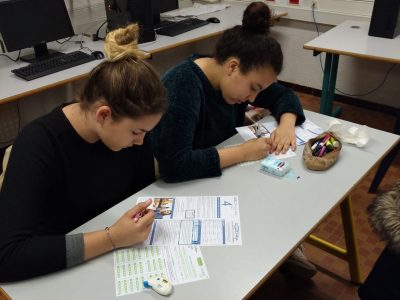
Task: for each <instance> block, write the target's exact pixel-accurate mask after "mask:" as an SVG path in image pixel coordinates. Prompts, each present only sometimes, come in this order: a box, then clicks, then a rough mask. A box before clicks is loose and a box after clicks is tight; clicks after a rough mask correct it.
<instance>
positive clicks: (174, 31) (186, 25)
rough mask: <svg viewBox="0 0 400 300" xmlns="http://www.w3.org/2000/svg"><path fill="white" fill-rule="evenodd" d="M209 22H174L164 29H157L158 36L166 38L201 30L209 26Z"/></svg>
mask: <svg viewBox="0 0 400 300" xmlns="http://www.w3.org/2000/svg"><path fill="white" fill-rule="evenodd" d="M207 24H208V22H207V21H204V20H200V19H196V18H187V19H184V20H182V21H179V22H174V23H173V24H171V25H166V26H164V27H162V28H159V29H156V32H157V34H160V35H166V36H176V35H178V34H181V33H184V32H187V31H190V30H193V29H196V28H199V27H201V26H204V25H207Z"/></svg>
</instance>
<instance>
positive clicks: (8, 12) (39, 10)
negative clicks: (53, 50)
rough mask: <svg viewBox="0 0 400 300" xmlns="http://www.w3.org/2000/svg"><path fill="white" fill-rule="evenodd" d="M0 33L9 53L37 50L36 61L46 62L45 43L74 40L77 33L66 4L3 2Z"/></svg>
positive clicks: (60, 1)
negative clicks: (70, 38) (29, 48)
mask: <svg viewBox="0 0 400 300" xmlns="http://www.w3.org/2000/svg"><path fill="white" fill-rule="evenodd" d="M0 33H1V36H2V39H3V42H4V44H5V48H6V49H5V50H6V51H7V52H11V51H16V50H21V49H24V48H28V47H34V49H35V56H36V58H46V57H48V55H49V51H48V49H47V45H46V43H47V42H51V41H55V40H58V39H62V38H66V37H70V36H73V35H74V30H73V28H72V24H71V20H70V18H69V15H68V12H67V9H66V6H65V3H64V0H35V1H32V0H2V1H0ZM22 58H23V57H22ZM34 58H35V57H32V58H26V60H28V61H30V60H31V59H32V60H34Z"/></svg>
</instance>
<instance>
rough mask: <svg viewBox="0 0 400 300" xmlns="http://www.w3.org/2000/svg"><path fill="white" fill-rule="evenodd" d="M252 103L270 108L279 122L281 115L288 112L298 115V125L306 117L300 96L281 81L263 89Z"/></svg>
mask: <svg viewBox="0 0 400 300" xmlns="http://www.w3.org/2000/svg"><path fill="white" fill-rule="evenodd" d="M252 105H254V106H257V107H263V108H268V109H269V110H270V111H271V113H272V114H273V115H274V117H275V118H276V119H277V121H278V122H279V120H280V117H281V115H282V114H284V113H288V112H289V113H294V114H295V115H297V119H296V125H300V124H302V123H303V122H304V121H305V119H306V118H305V116H304V112H303V108H302V107H301V103H300V100H299V98H298V97H297V96H296V94H295V93H294V92H293V91H292V90H291V89H289V88H287V87H285V86H283V85H281V84H279V83H273V84H271V85H270V86H269V87H268V88H266V89H265V90H263V91H261V92H260V93H259V94H258V95H257V97H256V99H255V101H254V103H252Z"/></svg>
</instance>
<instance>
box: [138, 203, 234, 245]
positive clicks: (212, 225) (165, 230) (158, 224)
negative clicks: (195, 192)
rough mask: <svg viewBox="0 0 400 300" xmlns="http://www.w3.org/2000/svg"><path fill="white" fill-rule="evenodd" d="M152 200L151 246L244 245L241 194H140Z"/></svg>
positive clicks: (147, 242)
mask: <svg viewBox="0 0 400 300" xmlns="http://www.w3.org/2000/svg"><path fill="white" fill-rule="evenodd" d="M147 199H151V200H152V204H151V205H150V206H149V208H151V209H153V210H154V211H155V215H156V220H155V221H154V224H153V228H152V230H151V232H150V235H149V237H148V239H147V240H146V242H145V243H146V244H149V245H202V246H222V245H241V244H242V236H241V229H240V214H239V198H238V196H187V197H182V196H179V197H152V196H150V197H139V198H138V200H137V202H138V203H139V202H143V201H146V200H147Z"/></svg>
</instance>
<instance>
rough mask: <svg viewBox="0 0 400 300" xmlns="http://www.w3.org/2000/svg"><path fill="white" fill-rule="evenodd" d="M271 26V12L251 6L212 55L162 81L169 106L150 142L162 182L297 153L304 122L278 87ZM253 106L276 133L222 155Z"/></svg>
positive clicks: (278, 56) (278, 61) (278, 58)
mask: <svg viewBox="0 0 400 300" xmlns="http://www.w3.org/2000/svg"><path fill="white" fill-rule="evenodd" d="M269 27H270V11H269V9H268V7H267V6H266V5H265V4H263V3H261V4H260V3H258V4H257V3H256V4H254V3H253V4H251V5H250V6H249V7H248V8H247V9H246V11H245V12H244V15H243V25H242V26H235V27H233V28H231V29H229V30H227V31H225V33H224V34H223V36H222V37H221V39H220V40H219V41H218V43H217V46H216V49H215V53H214V55H213V56H211V57H209V56H199V55H194V56H192V57H190V58H188V59H187V60H186V61H184V62H183V63H181V64H180V65H177V66H175V67H174V68H172V69H171V70H169V71H168V72H167V73H166V74H165V75H164V77H163V78H162V81H163V83H164V86H165V87H166V89H167V94H168V103H169V106H168V110H167V112H166V114H165V115H164V116H163V118H162V120H161V122H160V123H159V124H158V125H157V127H156V128H155V130H154V131H153V133H152V139H153V144H154V148H155V149H154V150H155V155H156V157H157V159H158V162H159V166H160V173H161V177H162V178H163V179H164V180H165V181H167V182H178V181H184V180H189V179H195V178H202V177H212V176H220V175H221V170H222V169H223V168H225V167H228V166H231V165H233V164H237V163H240V162H243V161H249V160H257V159H260V158H262V157H264V156H266V155H267V154H268V153H272V152H275V153H280V152H283V153H285V152H286V151H287V150H288V149H289V148H291V149H293V150H295V148H296V138H295V125H299V124H301V123H302V122H304V120H305V117H304V114H303V110H302V107H301V104H300V102H299V99H298V97H297V96H296V95H295V94H294V93H293V91H292V90H290V89H288V88H286V87H284V86H282V85H280V84H278V83H276V80H277V75H278V74H279V72H280V71H281V69H282V62H283V56H282V50H281V47H280V45H279V44H278V42H277V41H275V40H274V39H273V38H271V37H268V36H267V33H268V30H269ZM249 103H251V104H252V105H255V106H258V107H264V108H268V109H269V110H270V111H271V112H272V114H273V115H274V116H275V118H276V119H277V121H278V122H279V126H278V128H277V129H276V131H274V132H273V133H272V135H271V138H270V139H266V138H259V139H254V140H250V141H247V142H245V143H243V144H241V145H239V146H236V147H231V148H227V149H218V150H217V149H216V148H215V146H216V145H218V144H219V143H221V142H223V141H224V140H226V139H227V138H229V137H231V136H232V135H234V134H235V133H236V132H235V127H237V126H243V121H244V115H245V111H246V107H247V105H248V104H249Z"/></svg>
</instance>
